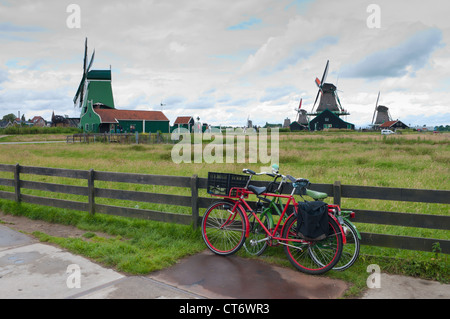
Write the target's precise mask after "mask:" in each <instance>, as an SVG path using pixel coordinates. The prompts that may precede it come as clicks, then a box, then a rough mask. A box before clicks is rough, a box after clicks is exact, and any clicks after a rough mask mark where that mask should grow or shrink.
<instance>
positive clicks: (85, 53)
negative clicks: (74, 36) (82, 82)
mask: <svg viewBox="0 0 450 319" xmlns="http://www.w3.org/2000/svg"><path fill="white" fill-rule="evenodd" d="M87 50H88V47H87V38H86V40H85V41H84V62H83V74H85V73H86V66H87Z"/></svg>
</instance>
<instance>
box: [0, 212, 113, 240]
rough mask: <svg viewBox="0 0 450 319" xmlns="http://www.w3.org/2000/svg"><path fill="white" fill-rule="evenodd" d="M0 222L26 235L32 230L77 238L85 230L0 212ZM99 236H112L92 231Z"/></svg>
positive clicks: (30, 233)
mask: <svg viewBox="0 0 450 319" xmlns="http://www.w3.org/2000/svg"><path fill="white" fill-rule="evenodd" d="M0 223H1V224H4V225H5V226H7V227H9V228H12V229H14V230H16V231H20V232H22V233H25V234H27V235H32V233H33V232H35V231H39V232H42V233H45V234H48V235H50V236H55V237H63V238H79V237H82V236H83V235H84V234H85V233H86V232H87V231H85V230H81V229H78V228H76V227H75V226H66V225H61V224H53V223H48V222H45V221H42V220H32V219H29V218H26V217H23V216H13V215H7V214H5V213H3V212H0ZM92 233H95V234H96V235H97V236H99V237H104V238H110V237H112V236H110V235H108V234H104V233H100V232H92Z"/></svg>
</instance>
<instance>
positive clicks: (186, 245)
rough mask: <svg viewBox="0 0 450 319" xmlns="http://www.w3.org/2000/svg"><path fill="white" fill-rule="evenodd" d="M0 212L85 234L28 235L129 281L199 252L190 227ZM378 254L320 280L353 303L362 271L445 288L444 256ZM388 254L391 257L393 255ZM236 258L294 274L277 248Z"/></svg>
mask: <svg viewBox="0 0 450 319" xmlns="http://www.w3.org/2000/svg"><path fill="white" fill-rule="evenodd" d="M0 210H1V211H3V212H5V213H7V214H12V215H19V216H25V217H27V218H30V219H33V220H44V221H47V222H51V223H59V224H63V225H71V226H74V227H77V228H79V229H81V230H85V231H86V233H85V234H84V236H83V237H82V238H63V237H55V236H50V235H48V234H45V233H42V232H33V233H32V235H34V236H35V237H36V238H38V239H39V240H41V241H42V242H49V243H53V244H56V245H58V246H60V247H62V248H64V249H67V250H68V251H70V252H72V253H75V254H78V255H82V256H85V257H87V258H90V259H92V260H94V261H95V262H98V263H100V264H102V265H104V266H106V267H110V268H114V269H115V270H117V271H119V272H123V273H127V274H131V275H136V274H140V275H145V274H148V273H150V272H153V271H157V270H160V269H164V268H167V267H170V266H172V265H174V264H175V263H177V261H179V260H180V259H182V258H184V257H186V256H190V255H193V254H196V253H199V252H201V251H203V250H204V249H205V245H204V243H203V240H202V238H201V234H200V231H199V230H197V231H194V230H193V228H192V227H191V226H182V225H175V224H166V223H161V222H153V221H147V220H138V219H129V218H122V217H116V216H107V215H102V214H96V215H94V216H91V215H89V214H88V213H85V212H78V211H69V210H63V209H57V208H48V207H42V206H35V205H30V204H16V203H13V202H10V201H4V200H0ZM94 232H102V233H106V234H109V235H110V236H108V238H103V237H99V236H96V235H95V234H94ZM363 248H364V247H363ZM379 250H380V251H379V252H378V253H379V254H378V255H370V254H365V253H364V252H362V254H361V255H360V257H359V259H358V261H357V262H356V263H355V264H354V265H353V266H352V267H351V268H349V269H347V270H345V271H343V272H338V271H330V272H328V273H326V274H325V275H324V276H327V277H331V278H336V279H341V280H344V281H346V282H348V283H350V285H351V286H350V288H349V290H348V291H347V292H346V294H345V296H344V298H354V297H357V296H359V295H361V294H362V293H363V292H364V291H365V290H366V289H367V284H366V280H367V278H368V276H369V273H368V272H367V267H368V266H369V265H371V264H377V265H379V266H380V269H381V270H382V272H384V273H390V274H399V275H407V276H413V277H420V278H424V279H432V280H438V281H440V282H443V283H448V282H449V278H450V277H449V267H448V259H447V256H446V255H442V254H439V252H438V250H437V251H436V252H435V253H430V254H424V253H418V252H416V253H415V257H417V258H415V257H405V258H398V257H395V258H394V257H386V256H385V255H386V249H381V248H379ZM396 251H397V252H398V251H399V250H396ZM372 252H373V250H372ZM392 254H394V255H395V252H393V253H392ZM238 255H239V256H241V257H243V258H259V259H260V260H263V261H265V262H267V263H271V264H274V265H278V266H282V267H289V268H292V269H294V268H293V267H292V265H291V264H290V263H289V261H288V260H287V259H286V256H285V254H284V251H283V249H282V248H281V247H269V248H268V249H267V250H266V252H265V253H264V254H263V255H262V256H260V257H253V256H250V255H248V254H247V253H246V252H245V250H243V249H242V250H241V251H239V252H238Z"/></svg>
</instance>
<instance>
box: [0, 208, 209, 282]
mask: <svg viewBox="0 0 450 319" xmlns="http://www.w3.org/2000/svg"><path fill="white" fill-rule="evenodd" d="M0 210H1V211H3V212H4V213H7V214H12V215H18V216H25V217H28V218H30V219H33V220H43V221H47V222H51V223H59V224H63V225H71V226H74V227H77V228H79V229H82V230H85V231H86V234H85V236H84V237H83V238H62V237H54V236H49V235H47V234H45V233H41V232H34V233H33V235H34V236H36V237H37V238H39V239H40V240H41V241H43V242H50V243H54V244H57V245H59V246H61V247H63V248H65V249H67V250H69V251H71V252H73V253H75V254H79V255H83V256H86V257H88V258H91V259H93V260H95V261H96V262H98V263H101V264H103V265H105V266H107V267H112V268H114V269H116V270H117V271H120V272H124V273H128V274H148V273H149V272H152V271H156V270H160V269H163V268H166V267H169V266H171V265H174V264H175V263H176V262H177V261H178V260H180V259H181V258H183V257H186V256H189V255H192V254H195V253H198V252H200V251H202V250H204V249H205V246H204V244H203V242H202V239H201V235H200V233H199V231H193V229H192V227H190V226H183V225H175V224H166V223H159V222H152V221H148V220H140V219H129V218H120V217H115V216H107V215H101V214H96V215H94V216H92V215H90V214H87V213H85V212H78V211H70V210H64V209H57V208H49V207H42V206H35V205H30V204H16V203H12V202H8V201H3V200H1V201H0ZM92 232H102V233H106V234H109V235H111V237H109V238H101V237H98V236H92Z"/></svg>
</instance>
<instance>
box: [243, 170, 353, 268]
mask: <svg viewBox="0 0 450 319" xmlns="http://www.w3.org/2000/svg"><path fill="white" fill-rule="evenodd" d="M278 170H279V167H278V165H276V164H274V165H272V173H266V172H262V173H258V174H257V175H263V174H265V175H268V176H271V177H273V178H274V180H273V181H272V182H271V183H270V184H269V185H268V190H270V191H268V193H270V192H273V193H276V194H281V192H282V189H283V185H284V184H285V183H286V182H287V181H288V180H289V176H284V175H281V174H279V171H278ZM278 178H281V182H279V183H278V182H277V179H278ZM304 195H307V196H309V197H311V198H312V199H313V200H315V201H318V200H321V201H323V200H325V199H326V198H327V197H328V194H327V193H323V192H317V191H314V190H311V189H308V188H306V189H305V193H304ZM300 196H302V195H300ZM302 198H303V196H302ZM258 199H259V201H258V202H257V204H256V205H257V212H258V213H259V215H260V220H261V221H263V223H264V225H265V226H266V228H268V229H273V227H274V225H275V222H274V219H273V218H274V217H273V216H274V215H275V216H276V215H281V212H282V211H283V209H284V206H283V204H282V202H281V200H280V198H273V199H272V200H268V199H267V198H265V197H260V196H259V197H258ZM328 209H329V212H330V213H332V214H333V215H334V216H335V217H336V219H337V220H338V221H339V222H340V224H341V226H342V229H343V231H344V233H345V236H346V241H347V242H346V244H345V245H344V249H343V252H342V255H341V257H340V259H339V262H338V263H337V264H336V265H335V266H334V267H333V270H337V271H343V270H345V269H348V268H349V267H351V266H352V265H353V264H354V263H355V262H356V260H357V259H358V256H359V252H360V246H361V245H360V241H361V235H360V233H359V231H358V229H357V228H356V226H355V225H354V224H353V223H352V222H351V221H350V219H351V218H353V217H354V216H355V213H354V212H352V211H341V209H340V207H339V206H338V205H331V204H330V205H328ZM249 222H250V232H249V237H248V238H247V240H246V241H245V243H244V248H245V250H246V251H247V252H248V253H249V254H251V255H256V256H260V255H261V254H262V253H263V252H264V251H265V250H266V248H267V246H268V240H263V239H264V238H265V237H266V232H265V231H264V230H263V229H262V227H261V225H260V224H259V223H258V222H256V220H255V218H254V217H253V216H252V217H251V218H250V219H249ZM271 244H272V245H275V244H276V243H273V242H272V243H271ZM309 253H310V256H311V258H312V259H313V260H314V262H316V263H317V264H318V265H320V266H323V265H322V263H321V262H320V258H317V257H316V256H315V255H314V252H313V251H312V250H310V251H309Z"/></svg>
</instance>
